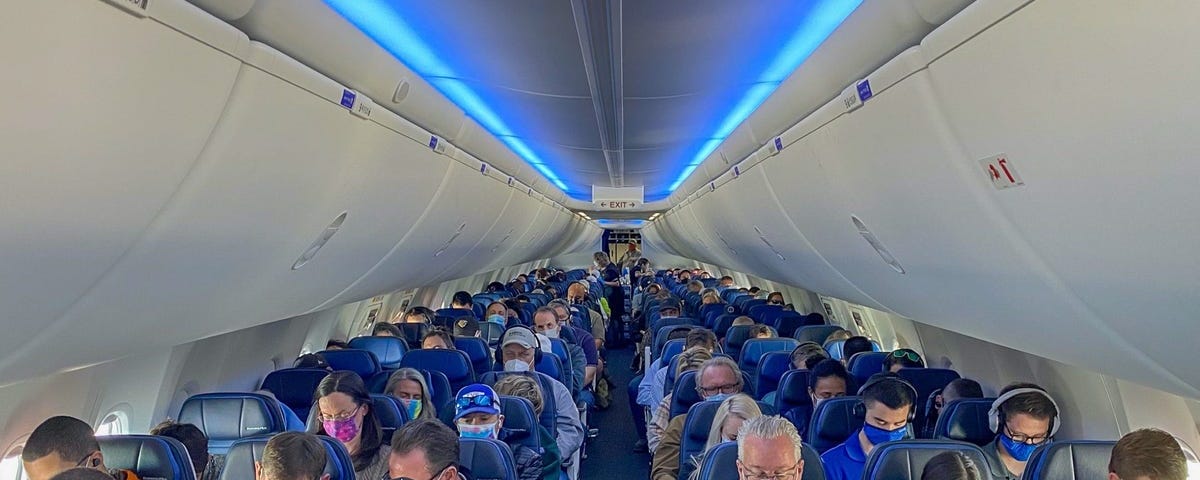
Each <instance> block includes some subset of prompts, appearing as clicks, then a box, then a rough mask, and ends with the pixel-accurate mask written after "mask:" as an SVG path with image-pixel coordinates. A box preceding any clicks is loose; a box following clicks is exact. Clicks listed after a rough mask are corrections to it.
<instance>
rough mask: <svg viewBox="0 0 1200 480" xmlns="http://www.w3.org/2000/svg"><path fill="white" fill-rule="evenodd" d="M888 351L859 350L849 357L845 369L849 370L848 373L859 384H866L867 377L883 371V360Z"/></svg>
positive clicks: (885, 358)
mask: <svg viewBox="0 0 1200 480" xmlns="http://www.w3.org/2000/svg"><path fill="white" fill-rule="evenodd" d="M888 355H890V353H888V352H859V353H856V354H854V356H853V357H850V361H849V362H847V364H846V370H848V371H850V375H852V376H854V381H856V382H858V384H859V385H866V384H867V379H868V378H871V375H874V374H876V373H880V372H882V371H883V361H884V360H887V357H888Z"/></svg>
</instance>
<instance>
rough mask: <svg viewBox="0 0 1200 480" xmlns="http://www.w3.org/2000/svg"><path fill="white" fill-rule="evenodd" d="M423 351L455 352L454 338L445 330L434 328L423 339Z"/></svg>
mask: <svg viewBox="0 0 1200 480" xmlns="http://www.w3.org/2000/svg"><path fill="white" fill-rule="evenodd" d="M421 349H422V350H439V349H445V350H454V337H453V336H451V335H450V332H447V331H446V329H444V328H434V329H432V330H430V331H429V332H428V333H426V334H425V338H422V339H421Z"/></svg>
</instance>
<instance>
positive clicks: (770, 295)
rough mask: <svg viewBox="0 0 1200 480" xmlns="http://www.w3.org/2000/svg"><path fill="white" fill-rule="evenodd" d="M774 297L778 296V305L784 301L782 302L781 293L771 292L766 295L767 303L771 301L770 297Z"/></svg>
mask: <svg viewBox="0 0 1200 480" xmlns="http://www.w3.org/2000/svg"><path fill="white" fill-rule="evenodd" d="M776 295H778V296H779V301H780V303H782V302H783V301H784V300H783V292H771V293H768V294H767V302H770V301H771V297H774V296H776Z"/></svg>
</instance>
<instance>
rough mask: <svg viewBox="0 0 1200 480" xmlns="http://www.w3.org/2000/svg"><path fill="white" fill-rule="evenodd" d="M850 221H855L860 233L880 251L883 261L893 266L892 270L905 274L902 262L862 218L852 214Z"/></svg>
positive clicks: (876, 250) (872, 246)
mask: <svg viewBox="0 0 1200 480" xmlns="http://www.w3.org/2000/svg"><path fill="white" fill-rule="evenodd" d="M850 221H851V222H852V223H854V228H857V229H858V234H859V235H862V237H863V239H865V240H866V241H867V243H868V244H870V245H871V248H874V249H875V252H876V253H878V254H879V257H880V258H882V259H883V262H884V263H886V264H888V266H889V267H892V270H895V271H896V272H897V273H900V274H901V275H903V274H904V267H903V266H901V265H900V262H899V261H897V260H896V257H893V256H892V252H889V251H888V249H887V247H885V246H884V245H883V242H880V241H879V239H878V238H876V237H875V234H874V233H872V232H871V229H869V228H867V224H865V223H863V221H862V220H859V219H858V217H856V216H854V215H851V216H850Z"/></svg>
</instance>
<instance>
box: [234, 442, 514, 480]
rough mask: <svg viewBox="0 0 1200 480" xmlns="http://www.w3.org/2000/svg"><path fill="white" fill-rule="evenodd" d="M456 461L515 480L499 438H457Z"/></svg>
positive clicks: (499, 479) (492, 478)
mask: <svg viewBox="0 0 1200 480" xmlns="http://www.w3.org/2000/svg"><path fill="white" fill-rule="evenodd" d="M458 463H460V464H462V465H464V466H466V467H467V468H468V469H470V470H471V473H472V475H473V476H474V478H475V479H476V480H517V466H516V462H515V461H514V460H513V454H512V450H511V449H509V448H508V445H507V444H505V443H504V442H501V441H499V440H492V439H490V438H460V439H458ZM231 480H232V479H231Z"/></svg>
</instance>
